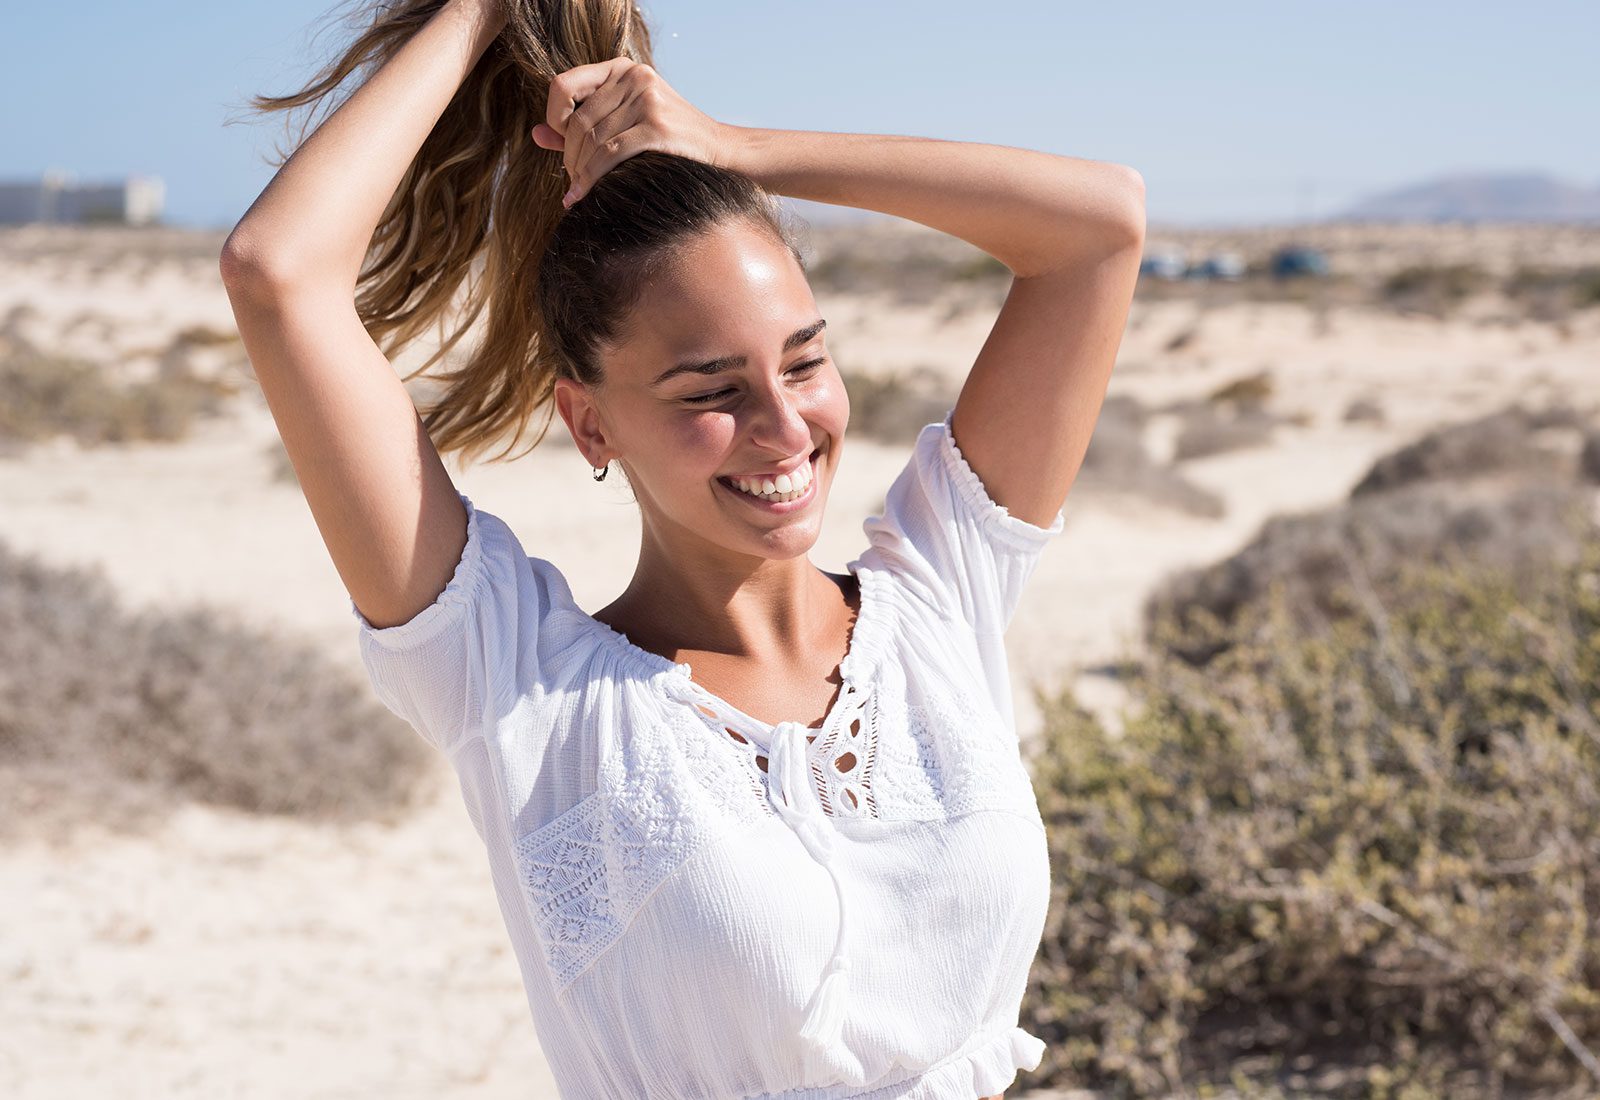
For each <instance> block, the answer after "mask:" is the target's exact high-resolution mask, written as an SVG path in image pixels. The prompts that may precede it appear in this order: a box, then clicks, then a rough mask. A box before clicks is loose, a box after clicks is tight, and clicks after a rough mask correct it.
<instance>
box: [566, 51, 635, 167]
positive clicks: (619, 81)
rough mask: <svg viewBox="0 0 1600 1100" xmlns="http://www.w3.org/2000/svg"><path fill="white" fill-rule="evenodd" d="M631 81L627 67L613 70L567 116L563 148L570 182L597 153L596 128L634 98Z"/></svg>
mask: <svg viewBox="0 0 1600 1100" xmlns="http://www.w3.org/2000/svg"><path fill="white" fill-rule="evenodd" d="M628 83H629V81H628V80H627V76H626V72H625V71H624V72H620V73H613V74H612V75H611V76H610V77H609V78H607V80H606V82H605V83H604V84H602V85H600V87H598V88H596V89H595V90H594V91H593V92H591V93H590V94H589V95H588V96H587V97H586V98H585V99H584V100H583V102H582V103H580V104H579V105H578V108H577V110H575V111H573V112H572V114H570V115H568V116H567V128H566V131H565V136H566V139H567V140H566V143H565V145H564V147H563V149H562V160H563V161H564V163H565V164H566V169H567V181H568V182H569V183H577V182H578V179H579V178H580V177H581V176H582V175H584V173H585V171H586V169H587V166H588V163H589V161H590V160H591V159H592V158H593V157H594V152H595V144H596V142H595V138H594V128H595V127H596V126H597V125H599V124H600V123H602V122H603V121H605V119H606V118H607V117H609V116H611V115H613V114H615V113H616V112H617V111H618V110H620V109H622V108H623V107H624V105H625V104H626V103H627V101H628V99H629V98H630V96H629V88H628V86H627V85H628Z"/></svg>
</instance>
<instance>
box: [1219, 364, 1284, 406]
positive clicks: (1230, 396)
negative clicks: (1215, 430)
mask: <svg viewBox="0 0 1600 1100" xmlns="http://www.w3.org/2000/svg"><path fill="white" fill-rule="evenodd" d="M1274 391H1275V384H1274V383H1273V381H1272V372H1271V371H1258V372H1257V373H1255V374H1249V375H1245V376H1244V377H1243V378H1235V379H1234V380H1233V381H1232V382H1225V383H1223V384H1222V385H1220V386H1218V387H1217V388H1216V389H1214V390H1212V391H1211V393H1209V394H1208V395H1207V396H1206V400H1207V401H1209V402H1210V403H1211V404H1213V405H1233V406H1235V407H1248V406H1252V405H1265V404H1266V403H1267V400H1268V399H1269V398H1271V397H1272V395H1273V393H1274Z"/></svg>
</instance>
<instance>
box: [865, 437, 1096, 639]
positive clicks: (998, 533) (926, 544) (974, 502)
mask: <svg viewBox="0 0 1600 1100" xmlns="http://www.w3.org/2000/svg"><path fill="white" fill-rule="evenodd" d="M954 415H955V411H954V410H953V409H952V410H951V411H950V412H948V413H946V414H945V418H944V420H943V421H942V422H937V423H933V424H929V425H927V426H926V427H924V428H923V429H922V431H921V433H920V434H919V435H918V437H917V441H916V445H915V447H914V448H913V450H912V453H911V458H910V460H909V461H908V462H907V463H906V466H905V468H904V469H903V470H902V471H901V472H900V474H899V476H898V477H897V478H896V479H895V481H894V483H893V484H892V485H891V486H890V488H889V492H888V494H887V496H886V497H885V500H884V507H883V512H882V514H881V515H876V516H873V517H871V518H870V519H868V520H867V521H866V524H865V525H864V528H865V531H866V534H867V539H868V541H869V543H870V545H871V546H872V547H874V548H875V549H876V550H877V551H878V553H879V554H881V555H882V557H883V558H884V560H885V561H886V563H887V564H888V565H889V567H890V568H891V569H892V570H893V571H894V572H896V573H898V574H899V575H900V577H901V578H902V580H903V581H904V582H906V583H908V584H910V585H912V586H913V587H915V588H916V589H917V590H918V591H919V593H920V594H921V595H922V596H923V598H924V599H926V600H928V601H930V602H932V603H934V604H935V605H937V606H939V607H942V608H943V609H945V610H946V612H947V613H949V614H951V615H952V616H956V617H959V618H960V619H964V620H965V621H966V622H967V623H968V624H969V625H970V626H971V627H972V628H973V629H974V630H975V631H976V632H977V633H978V634H980V635H985V636H991V637H992V636H997V635H1002V634H1004V633H1005V631H1006V628H1007V627H1008V626H1009V625H1010V624H1011V620H1012V617H1013V616H1014V615H1015V614H1016V610H1017V607H1018V605H1019V604H1020V603H1021V602H1022V594H1023V590H1024V589H1025V588H1026V587H1027V584H1028V580H1029V578H1030V577H1032V575H1033V572H1034V569H1035V568H1036V566H1037V565H1038V563H1039V558H1040V556H1041V555H1042V554H1043V552H1044V548H1045V547H1046V546H1047V545H1049V543H1050V542H1051V540H1052V539H1053V538H1054V537H1055V536H1057V535H1059V534H1060V533H1061V531H1062V530H1063V528H1064V526H1065V522H1066V517H1065V509H1063V510H1061V511H1058V512H1057V513H1056V515H1055V517H1054V518H1053V519H1052V521H1051V523H1050V525H1049V526H1048V527H1039V526H1036V525H1034V524H1032V523H1029V522H1027V521H1026V520H1024V519H1021V518H1020V517H1017V516H1013V515H1011V513H1010V512H1009V511H1008V510H1007V509H1006V507H1005V506H1004V505H1002V504H999V503H997V502H996V501H995V500H994V499H993V498H992V497H990V495H989V493H988V491H987V489H986V488H985V486H984V484H983V482H982V480H981V479H980V478H979V477H978V474H977V472H976V471H975V470H973V468H972V467H971V466H970V465H968V463H967V460H966V459H965V458H964V457H963V456H962V454H961V450H960V448H959V447H957V445H956V439H955V434H954V431H953V428H952V425H953V422H954Z"/></svg>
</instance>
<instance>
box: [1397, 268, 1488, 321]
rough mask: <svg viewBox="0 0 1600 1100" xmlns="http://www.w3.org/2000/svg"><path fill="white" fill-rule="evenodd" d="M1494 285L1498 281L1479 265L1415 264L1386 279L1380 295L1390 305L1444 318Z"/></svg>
mask: <svg viewBox="0 0 1600 1100" xmlns="http://www.w3.org/2000/svg"><path fill="white" fill-rule="evenodd" d="M1493 285H1494V279H1493V278H1492V277H1491V276H1490V275H1489V273H1488V272H1487V271H1485V270H1484V269H1483V268H1481V267H1479V266H1478V265H1477V264H1470V263H1458V264H1412V265H1410V266H1408V267H1404V268H1401V269H1400V270H1399V271H1396V272H1394V273H1393V274H1391V275H1390V276H1389V277H1388V278H1386V279H1384V280H1383V282H1382V284H1381V285H1380V286H1379V288H1378V295H1379V298H1380V300H1381V301H1383V302H1384V303H1385V304H1387V305H1390V306H1395V307H1397V308H1400V309H1406V310H1417V311H1420V312H1425V313H1431V314H1434V315H1437V316H1443V315H1445V314H1448V313H1449V312H1450V311H1451V310H1453V309H1454V308H1455V307H1456V306H1458V305H1459V304H1460V303H1461V302H1462V301H1464V300H1465V299H1467V298H1468V297H1470V296H1472V295H1473V294H1476V293H1478V292H1480V291H1482V290H1486V289H1489V288H1490V287H1491V286H1493Z"/></svg>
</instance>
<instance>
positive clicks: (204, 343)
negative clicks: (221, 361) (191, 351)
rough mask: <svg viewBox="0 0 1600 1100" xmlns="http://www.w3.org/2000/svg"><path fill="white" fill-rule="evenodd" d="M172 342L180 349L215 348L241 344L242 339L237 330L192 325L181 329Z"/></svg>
mask: <svg viewBox="0 0 1600 1100" xmlns="http://www.w3.org/2000/svg"><path fill="white" fill-rule="evenodd" d="M172 342H173V343H174V344H175V345H177V346H179V347H186V348H214V347H227V346H229V345H232V344H237V343H240V339H239V333H238V331H237V330H236V329H220V328H212V327H210V326H209V325H190V326H188V327H187V328H183V329H180V330H179V331H178V334H177V335H176V336H174V337H173V338H172Z"/></svg>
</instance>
